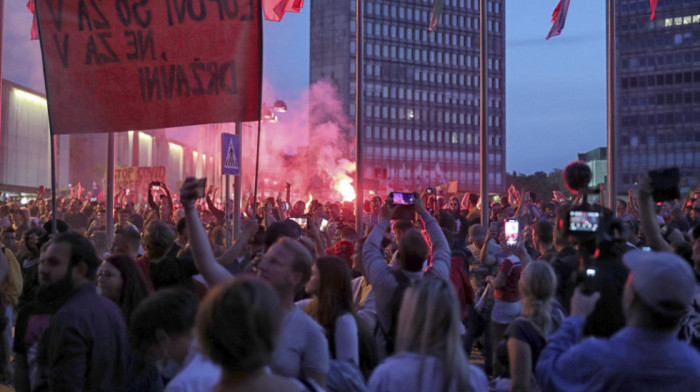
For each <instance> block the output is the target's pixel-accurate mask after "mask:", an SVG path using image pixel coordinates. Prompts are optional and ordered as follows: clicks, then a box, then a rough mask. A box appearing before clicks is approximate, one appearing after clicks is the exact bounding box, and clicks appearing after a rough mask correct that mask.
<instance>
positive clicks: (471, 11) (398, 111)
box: [310, 0, 505, 192]
mask: <svg viewBox="0 0 700 392" xmlns="http://www.w3.org/2000/svg"><path fill="white" fill-rule="evenodd" d="M503 3H504V1H503V0H496V1H489V2H488V10H487V11H488V26H487V27H488V31H489V41H488V53H489V57H488V66H489V86H488V87H489V90H488V93H489V102H488V108H489V110H488V112H489V114H488V125H489V135H490V136H489V140H488V141H487V142H488V143H489V157H488V161H489V177H490V178H489V184H490V185H489V190H490V191H492V192H502V191H504V190H505V185H504V184H505V7H504V5H503ZM363 5H364V24H365V26H364V29H363V36H364V68H365V70H364V71H365V72H364V92H365V95H364V106H365V107H364V116H363V121H364V123H363V124H362V126H363V129H362V130H361V131H362V132H364V135H365V139H364V140H365V150H364V156H365V178H366V179H375V180H377V182H373V181H370V182H369V184H376V185H375V187H376V189H375V190H377V191H380V192H384V191H387V190H413V189H416V188H418V187H423V186H427V185H432V186H435V185H440V184H445V183H447V182H451V181H457V182H458V188H459V191H460V192H463V191H478V189H479V142H480V141H479V10H478V6H479V0H447V1H445V7H444V10H443V14H442V16H441V18H440V23H439V24H438V27H437V30H436V31H435V32H433V33H430V34H429V33H428V24H429V20H430V15H431V12H432V5H433V1H432V0H401V1H399V0H393V1H390V0H384V1H373V0H367V1H365V2H364V3H363ZM355 32H356V26H355V1H354V0H353V1H350V2H346V1H339V0H314V1H313V2H311V60H310V65H311V70H310V80H311V82H312V83H313V82H316V81H318V80H320V79H330V80H332V81H333V82H334V83H335V85H336V86H337V89H338V94H339V97H340V99H341V101H342V102H343V107H344V109H345V112H346V113H347V114H348V115H349V116H350V117H351V118H354V116H355ZM312 137H313V135H312ZM375 187H373V186H366V188H368V189H373V188H375Z"/></svg>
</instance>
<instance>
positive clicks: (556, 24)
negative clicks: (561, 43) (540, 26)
mask: <svg viewBox="0 0 700 392" xmlns="http://www.w3.org/2000/svg"><path fill="white" fill-rule="evenodd" d="M570 2H571V0H563V4H562V1H560V2H559V4H557V8H555V9H554V12H553V13H552V23H553V24H552V28H551V29H550V30H549V34H547V39H550V38H551V37H554V36H556V35H559V34H561V31H562V30H563V29H564V23H566V14H567V12H569V3H570Z"/></svg>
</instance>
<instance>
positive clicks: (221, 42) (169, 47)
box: [35, 0, 262, 134]
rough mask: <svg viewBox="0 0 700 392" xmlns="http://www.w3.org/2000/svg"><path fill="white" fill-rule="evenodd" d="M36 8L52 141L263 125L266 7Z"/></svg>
mask: <svg viewBox="0 0 700 392" xmlns="http://www.w3.org/2000/svg"><path fill="white" fill-rule="evenodd" d="M35 1H36V4H35V6H36V12H37V16H38V22H39V34H40V39H41V46H42V54H43V60H44V76H45V78H46V89H47V98H48V105H49V111H50V114H51V120H52V132H53V133H54V134H67V133H84V132H120V131H129V130H139V129H157V128H166V127H177V126H185V125H194V124H207V123H220V122H238V121H257V120H258V119H259V118H260V90H261V80H262V79H261V78H262V21H261V12H260V0H157V1H156V0H114V1H111V0H110V1H98V0H35Z"/></svg>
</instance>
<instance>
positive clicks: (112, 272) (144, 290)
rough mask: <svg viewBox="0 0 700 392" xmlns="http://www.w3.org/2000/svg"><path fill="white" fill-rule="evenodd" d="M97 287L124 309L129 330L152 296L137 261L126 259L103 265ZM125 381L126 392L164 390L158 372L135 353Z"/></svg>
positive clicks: (110, 259)
mask: <svg viewBox="0 0 700 392" xmlns="http://www.w3.org/2000/svg"><path fill="white" fill-rule="evenodd" d="M97 287H98V289H99V290H100V294H102V296H104V297H105V298H108V299H109V300H111V301H112V302H114V303H115V304H116V305H117V306H119V307H120V308H121V310H122V314H123V315H124V320H125V321H126V325H127V326H128V325H129V321H130V320H131V314H132V312H133V311H134V309H136V307H137V306H138V304H140V303H141V301H143V300H144V299H146V297H148V296H149V295H151V294H152V293H153V289H151V286H149V285H148V282H147V281H146V278H145V277H144V276H143V273H142V272H141V270H140V269H139V267H138V266H137V265H136V262H135V261H134V259H132V258H131V257H129V256H126V255H112V256H109V257H107V258H106V259H104V261H102V263H101V264H100V267H99V268H98V269H97ZM126 377H127V385H126V389H125V391H127V392H132V391H133V392H136V391H148V392H159V391H162V390H163V382H162V379H161V377H160V375H159V374H158V370H157V368H156V367H155V366H154V365H153V364H149V363H147V362H145V361H143V360H142V359H140V358H138V357H137V356H136V355H135V353H133V352H130V353H129V358H128V363H127V369H126Z"/></svg>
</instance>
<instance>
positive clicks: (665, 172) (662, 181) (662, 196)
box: [649, 167, 681, 201]
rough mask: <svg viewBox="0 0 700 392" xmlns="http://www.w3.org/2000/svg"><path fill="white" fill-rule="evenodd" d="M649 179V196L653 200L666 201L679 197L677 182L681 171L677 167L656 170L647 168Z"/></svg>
mask: <svg viewBox="0 0 700 392" xmlns="http://www.w3.org/2000/svg"><path fill="white" fill-rule="evenodd" d="M649 178H650V179H651V188H652V191H651V197H652V198H653V199H654V201H666V200H674V199H680V198H681V191H680V188H679V187H678V183H679V182H680V180H681V172H680V170H678V168H677V167H670V168H665V169H658V170H649Z"/></svg>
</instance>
